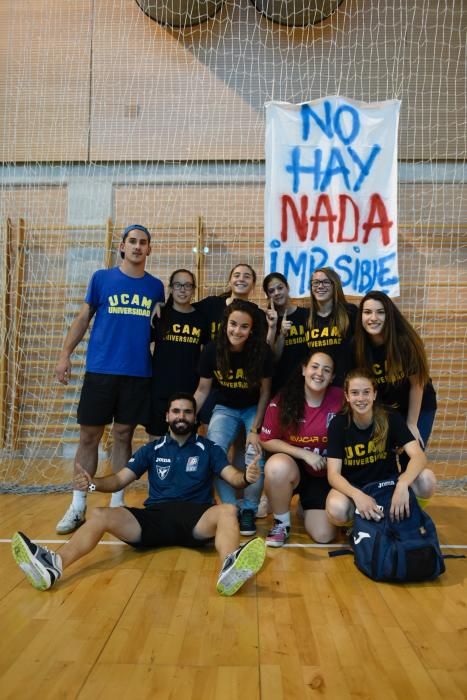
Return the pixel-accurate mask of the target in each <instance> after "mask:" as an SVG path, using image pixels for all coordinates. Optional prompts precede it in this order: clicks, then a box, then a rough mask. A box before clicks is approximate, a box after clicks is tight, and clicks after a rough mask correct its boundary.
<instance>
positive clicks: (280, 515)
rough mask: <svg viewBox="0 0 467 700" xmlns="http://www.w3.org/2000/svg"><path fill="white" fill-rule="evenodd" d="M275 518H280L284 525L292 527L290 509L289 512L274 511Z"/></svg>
mask: <svg viewBox="0 0 467 700" xmlns="http://www.w3.org/2000/svg"><path fill="white" fill-rule="evenodd" d="M274 520H278V521H279V522H280V523H282V525H285V526H286V527H290V511H289V510H288V511H287V513H274Z"/></svg>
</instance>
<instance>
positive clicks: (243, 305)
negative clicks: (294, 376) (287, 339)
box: [216, 299, 268, 386]
mask: <svg viewBox="0 0 467 700" xmlns="http://www.w3.org/2000/svg"><path fill="white" fill-rule="evenodd" d="M234 311H241V312H242V313H246V314H248V315H249V316H250V317H251V320H252V322H253V325H252V328H251V333H250V335H249V337H248V339H247V341H246V343H245V347H244V352H245V367H244V369H245V375H246V380H247V382H248V384H250V385H251V386H256V385H257V384H259V383H260V381H261V379H262V377H263V365H264V359H265V357H266V353H267V347H268V346H267V345H266V341H265V339H264V332H263V324H261V320H260V315H259V314H260V313H261V311H260V310H259V309H258V307H257V306H256V304H253V303H252V302H251V301H246V300H244V299H234V300H233V301H232V303H231V304H229V305H228V306H227V307H226V308H225V309H224V314H223V316H222V322H221V325H220V328H219V333H218V334H217V339H216V358H217V366H218V368H219V370H220V371H221V372H222V374H223V375H224V376H225V375H227V374H228V372H229V371H230V370H231V366H230V343H229V339H228V337H227V324H228V321H229V318H230V316H231V315H232V314H233V312H234Z"/></svg>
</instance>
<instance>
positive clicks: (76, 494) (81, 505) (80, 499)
mask: <svg viewBox="0 0 467 700" xmlns="http://www.w3.org/2000/svg"><path fill="white" fill-rule="evenodd" d="M86 496H87V493H86V492H85V491H73V499H72V501H71V505H72V506H73V508H74V509H75V510H78V511H80V512H82V511H83V510H85V509H86Z"/></svg>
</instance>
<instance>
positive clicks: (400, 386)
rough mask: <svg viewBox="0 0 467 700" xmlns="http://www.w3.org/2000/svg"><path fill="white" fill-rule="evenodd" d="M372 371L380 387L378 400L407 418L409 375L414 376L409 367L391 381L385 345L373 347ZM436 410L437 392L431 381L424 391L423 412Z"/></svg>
mask: <svg viewBox="0 0 467 700" xmlns="http://www.w3.org/2000/svg"><path fill="white" fill-rule="evenodd" d="M370 353H371V369H372V372H373V374H374V376H375V379H376V384H377V386H378V400H379V402H380V403H383V404H385V405H386V406H391V407H393V408H395V409H396V410H397V412H398V413H400V414H401V415H402V416H404V417H406V416H407V413H408V411H409V394H410V381H409V375H410V374H413V372H412V371H411V369H410V368H409V367H405V368H403V369H402V371H401V372H400V373H399V376H398V377H395V378H394V379H392V380H390V379H389V377H388V376H387V367H386V348H385V347H384V345H377V346H371V348H370ZM435 409H436V392H435V390H434V387H433V384H432V382H431V379H430V381H429V382H428V384H427V385H426V386H425V388H424V390H423V398H422V405H421V407H420V410H421V411H434V410H435Z"/></svg>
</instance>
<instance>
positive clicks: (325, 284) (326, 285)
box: [311, 280, 332, 289]
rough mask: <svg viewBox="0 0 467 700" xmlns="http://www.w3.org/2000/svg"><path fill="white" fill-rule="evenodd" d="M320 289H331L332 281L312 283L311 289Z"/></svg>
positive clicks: (314, 281)
mask: <svg viewBox="0 0 467 700" xmlns="http://www.w3.org/2000/svg"><path fill="white" fill-rule="evenodd" d="M320 287H322V288H323V289H329V287H332V282H331V280H313V282H312V283H311V288H312V289H319V288H320Z"/></svg>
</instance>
